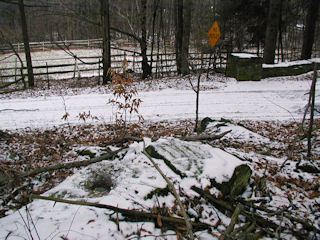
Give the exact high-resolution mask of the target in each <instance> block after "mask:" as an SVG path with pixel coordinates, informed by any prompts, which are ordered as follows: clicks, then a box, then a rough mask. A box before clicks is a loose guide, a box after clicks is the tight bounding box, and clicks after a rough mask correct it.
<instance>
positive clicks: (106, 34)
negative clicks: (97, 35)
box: [100, 0, 111, 84]
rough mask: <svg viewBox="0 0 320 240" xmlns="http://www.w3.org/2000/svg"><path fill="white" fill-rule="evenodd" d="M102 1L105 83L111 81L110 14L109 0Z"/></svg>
mask: <svg viewBox="0 0 320 240" xmlns="http://www.w3.org/2000/svg"><path fill="white" fill-rule="evenodd" d="M100 3H101V23H102V34H103V36H102V41H103V43H102V68H103V84H107V83H108V82H111V74H110V68H111V51H110V16H109V0H100Z"/></svg>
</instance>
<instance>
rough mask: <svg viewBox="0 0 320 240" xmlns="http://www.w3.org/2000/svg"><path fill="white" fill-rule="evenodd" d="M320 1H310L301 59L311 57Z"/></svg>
mask: <svg viewBox="0 0 320 240" xmlns="http://www.w3.org/2000/svg"><path fill="white" fill-rule="evenodd" d="M319 6H320V1H319V0H311V1H310V3H309V8H308V13H307V18H306V25H305V29H304V33H303V45H302V51H301V59H309V58H311V54H312V45H313V42H314V33H315V29H316V23H317V19H318V12H319Z"/></svg>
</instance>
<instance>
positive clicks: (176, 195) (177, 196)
mask: <svg viewBox="0 0 320 240" xmlns="http://www.w3.org/2000/svg"><path fill="white" fill-rule="evenodd" d="M142 153H143V154H144V155H145V156H146V157H147V158H148V159H149V160H150V162H151V163H152V164H153V166H154V167H155V168H156V169H157V171H158V172H159V173H160V175H161V176H162V177H163V178H164V180H165V181H166V182H167V184H168V187H169V190H170V191H171V193H172V194H173V196H174V197H175V199H176V200H177V202H178V205H179V207H180V210H181V212H182V215H183V218H184V221H185V225H186V227H187V232H188V235H189V238H190V239H191V240H193V239H194V235H193V231H192V225H191V223H190V219H189V216H188V214H187V212H186V210H185V208H184V206H183V204H182V202H181V200H180V197H179V195H178V193H177V191H176V189H175V188H174V185H173V183H172V182H171V181H170V180H169V179H168V178H167V176H166V175H165V174H164V173H163V172H162V170H161V169H160V168H159V166H158V165H157V164H156V163H155V161H153V159H152V157H151V156H150V155H149V154H148V153H147V152H146V149H145V147H144V149H143V152H142Z"/></svg>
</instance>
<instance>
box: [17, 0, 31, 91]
mask: <svg viewBox="0 0 320 240" xmlns="http://www.w3.org/2000/svg"><path fill="white" fill-rule="evenodd" d="M19 10H20V19H21V27H22V36H23V43H24V51H25V55H26V61H27V69H28V85H29V87H34V75H33V68H32V60H31V54H30V46H29V35H28V26H27V19H26V14H25V9H24V2H23V0H19Z"/></svg>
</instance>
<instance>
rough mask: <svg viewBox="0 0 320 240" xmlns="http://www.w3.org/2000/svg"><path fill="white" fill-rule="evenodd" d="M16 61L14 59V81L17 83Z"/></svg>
mask: <svg viewBox="0 0 320 240" xmlns="http://www.w3.org/2000/svg"><path fill="white" fill-rule="evenodd" d="M17 61H18V59H17V58H16V61H15V64H14V81H15V82H16V81H17Z"/></svg>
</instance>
